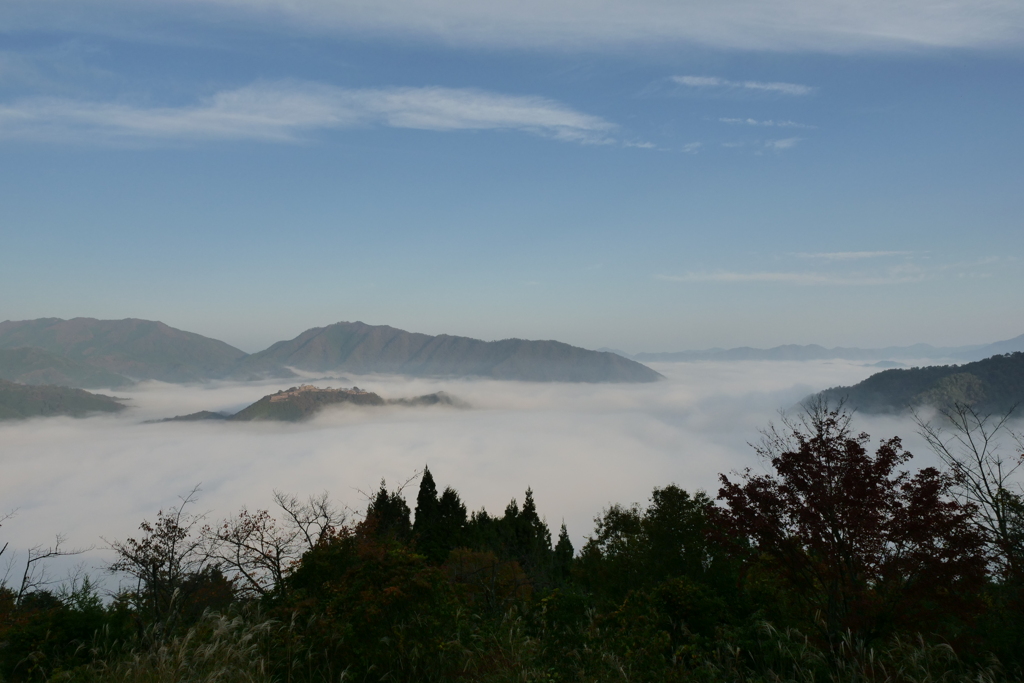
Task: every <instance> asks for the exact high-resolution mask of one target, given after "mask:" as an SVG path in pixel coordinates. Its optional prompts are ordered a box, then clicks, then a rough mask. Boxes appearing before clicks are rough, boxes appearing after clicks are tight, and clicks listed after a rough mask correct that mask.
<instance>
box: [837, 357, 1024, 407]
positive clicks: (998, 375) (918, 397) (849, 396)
mask: <svg viewBox="0 0 1024 683" xmlns="http://www.w3.org/2000/svg"><path fill="white" fill-rule="evenodd" d="M819 396H821V397H823V398H826V399H829V400H830V401H836V400H839V399H846V401H847V403H848V405H850V406H851V407H853V408H856V409H857V410H861V411H864V412H868V413H878V412H900V411H903V410H906V409H908V408H910V407H913V406H918V405H931V406H936V407H948V406H950V405H952V404H953V403H954V402H959V403H966V404H970V405H973V406H975V407H977V408H978V409H980V410H983V411H994V412H1005V411H1006V410H1009V409H1010V408H1011V407H1013V406H1014V405H1017V404H1020V403H1024V353H1020V352H1017V353H1010V354H1005V355H999V356H992V357H991V358H986V359H985V360H980V361H976V362H974V363H965V364H963V365H936V366H930V367H923V368H908V369H894V370H885V371H883V372H879V373H878V374H875V375H872V376H871V377H868V378H867V379H866V380H864V381H863V382H861V383H859V384H855V385H854V386H852V387H835V388H832V389H828V390H826V391H823V392H821V393H820V394H819Z"/></svg>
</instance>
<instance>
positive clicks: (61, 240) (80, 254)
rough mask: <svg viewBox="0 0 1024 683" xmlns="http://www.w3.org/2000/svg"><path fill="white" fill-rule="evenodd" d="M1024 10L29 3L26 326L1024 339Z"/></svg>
mask: <svg viewBox="0 0 1024 683" xmlns="http://www.w3.org/2000/svg"><path fill="white" fill-rule="evenodd" d="M1022 47H1024V5H1022V4H1021V3H1019V2H1017V1H1012V2H1011V1H1009V0H989V1H988V2H980V3H979V2H961V1H960V0H951V1H949V2H942V3H939V2H935V1H933V0H903V1H902V2H873V1H866V0H862V1H860V2H852V1H848V0H824V1H822V0H818V1H816V2H809V1H806V0H760V1H758V2H753V1H751V0H722V1H719V2H711V1H710V0H708V1H704V0H700V1H690V2H678V1H673V2H668V1H667V0H635V1H634V2H629V3H626V2H620V1H618V0H591V1H590V2H586V3H584V2H578V1H577V0H548V1H547V2H539V0H537V1H534V0H524V1H523V2H515V3H511V2H508V3H480V2H470V1H469V0H379V1H377V2H373V3H369V2H340V1H330V0H290V1H288V2H286V1H285V0H191V1H190V0H137V1H135V2H127V1H121V0H79V1H76V2H71V1H69V0H31V1H30V0H7V2H5V3H4V4H3V6H2V7H0V209H2V210H0V291H2V292H3V296H2V297H0V319H24V318H36V317H43V316H57V317H74V316H79V315H82V316H93V317H101V318H122V317H142V318H149V319H160V320H163V321H165V322H167V323H169V324H171V325H174V326H177V327H181V328H184V329H189V330H193V331H196V332H200V333H203V334H208V335H211V336H214V337H217V338H220V339H224V340H225V341H228V342H229V343H232V344H235V345H237V346H240V347H241V348H243V349H245V350H248V351H254V350H258V349H260V348H263V347H264V346H266V345H268V344H269V343H271V342H273V341H276V340H279V339H283V338H291V337H293V336H295V335H296V334H298V333H299V332H301V331H302V330H304V329H306V328H309V327H312V326H316V325H325V324H328V323H331V322H335V321H338V320H357V319H358V320H363V321H365V322H369V323H377V324H390V325H394V326H396V327H402V328H405V329H410V330H415V331H422V332H429V333H442V332H447V333H451V334H464V335H469V336H475V337H480V338H485V339H495V338H504V337H509V336H517V337H526V338H555V339H560V340H563V341H567V342H570V343H575V344H579V345H582V346H587V347H591V348H595V347H601V346H612V347H618V348H624V349H626V350H629V351H641V350H646V351H655V350H677V349H686V348H703V347H709V346H716V345H721V346H737V345H753V346H770V345H775V344H781V343H821V344H826V345H860V346H869V345H889V344H904V343H914V342H919V341H926V342H931V343H935V344H967V343H982V342H987V341H993V340H996V339H1003V338H1008V337H1012V336H1016V335H1018V334H1021V333H1022V332H1024V296H1021V292H1022V291H1024V287H1022V285H1024V277H1022V275H1021V272H1022V268H1021V265H1022V263H1021V257H1022V256H1024V229H1022V228H1024V226H1022V218H1021V217H1022V215H1024V191H1022V190H1021V188H1022V187H1024V166H1022V163H1021V159H1022V152H1024V133H1022V130H1021V112H1022V109H1024V107H1022V105H1024V87H1021V86H1022V84H1024V70H1022V66H1024V61H1022V57H1024V51H1022Z"/></svg>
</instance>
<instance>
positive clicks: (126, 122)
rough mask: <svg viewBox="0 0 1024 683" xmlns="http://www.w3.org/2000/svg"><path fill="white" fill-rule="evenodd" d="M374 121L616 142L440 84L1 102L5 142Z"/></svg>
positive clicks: (556, 107) (261, 131) (600, 125)
mask: <svg viewBox="0 0 1024 683" xmlns="http://www.w3.org/2000/svg"><path fill="white" fill-rule="evenodd" d="M375 125H376V126H386V127H392V128H412V129H418V130H433V131H452V130H516V131H522V132H526V133H532V134H535V135H541V136H544V137H550V138H554V139H557V140H567V141H572V142H580V143H607V142H610V141H611V140H610V138H609V132H610V131H611V130H612V129H613V128H614V127H615V126H614V124H612V123H609V122H608V121H605V120H604V119H602V118H600V117H597V116H591V115H589V114H584V113H581V112H578V111H576V110H574V109H572V108H570V107H567V106H565V105H563V104H561V103H559V102H556V101H554V100H550V99H547V98H544V97H537V96H523V95H505V94H501V93H494V92H488V91H483V90H475V89H458V88H437V87H425V88H365V89H349V88H338V87H334V86H329V85H321V84H311V83H291V82H286V83H258V84H255V85H250V86H246V87H243V88H238V89H235V90H227V91H223V92H219V93H217V94H215V95H214V96H212V97H210V98H208V99H206V100H204V101H202V102H200V103H198V104H193V105H186V106H180V107H156V106H144V105H139V104H134V103H125V102H84V101H79V100H71V99H55V98H34V99H25V100H20V101H17V102H14V103H12V104H6V105H0V138H7V139H43V140H67V139H73V140H91V141H97V140H99V141H104V140H133V139H134V140H146V139H149V140H264V141H275V142H289V141H295V140H299V139H301V137H302V136H303V135H304V134H307V133H309V132H311V131H315V130H321V129H331V128H351V127H356V126H375Z"/></svg>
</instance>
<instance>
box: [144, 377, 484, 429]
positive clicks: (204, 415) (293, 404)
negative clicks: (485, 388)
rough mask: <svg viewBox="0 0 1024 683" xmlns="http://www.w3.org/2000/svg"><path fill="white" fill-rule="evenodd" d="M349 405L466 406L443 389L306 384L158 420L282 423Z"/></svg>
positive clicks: (296, 420) (303, 418)
mask: <svg viewBox="0 0 1024 683" xmlns="http://www.w3.org/2000/svg"><path fill="white" fill-rule="evenodd" d="M340 404H349V405H356V406H387V405H394V406H404V407H407V408H415V407H424V406H435V405H445V406H460V407H461V406H465V404H464V403H463V402H461V401H459V400H458V399H455V398H453V397H451V396H449V395H448V394H446V393H445V392H443V391H438V392H436V393H433V394H426V395H425V396H416V397H413V398H396V399H388V400H385V399H383V398H381V397H380V395H379V394H375V393H373V392H371V391H363V390H362V389H359V388H358V387H352V388H351V389H332V388H330V387H327V388H321V387H315V386H313V385H311V384H303V385H302V386H300V387H291V388H290V389H285V390H281V391H278V392H277V393H274V394H269V395H267V396H264V397H263V398H261V399H260V400H258V401H256V402H255V403H253V404H250V405H248V406H246V407H245V408H243V409H242V410H240V411H238V412H237V413H235V414H234V415H230V414H227V413H216V412H211V411H209V410H203V411H200V412H198V413H192V414H191V415H178V416H177V417H170V418H167V419H165V420H155V421H156V422H198V421H202V420H233V421H239V422H254V421H262V420H273V421H278V422H299V421H301V420H305V419H307V418H310V417H313V416H314V415H315V414H317V413H318V412H320V411H321V410H323V409H324V408H326V407H328V406H332V405H340Z"/></svg>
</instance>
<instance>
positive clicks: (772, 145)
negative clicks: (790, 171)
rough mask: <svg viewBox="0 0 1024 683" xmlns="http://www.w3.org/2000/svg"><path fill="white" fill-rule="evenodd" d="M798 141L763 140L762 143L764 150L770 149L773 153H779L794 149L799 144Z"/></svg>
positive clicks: (786, 139)
mask: <svg viewBox="0 0 1024 683" xmlns="http://www.w3.org/2000/svg"><path fill="white" fill-rule="evenodd" d="M800 140H801V138H783V139H781V140H765V141H764V147H765V149H772V150H775V151H780V150H783V149H790V148H792V147H796V144H797V143H798V142H800Z"/></svg>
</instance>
